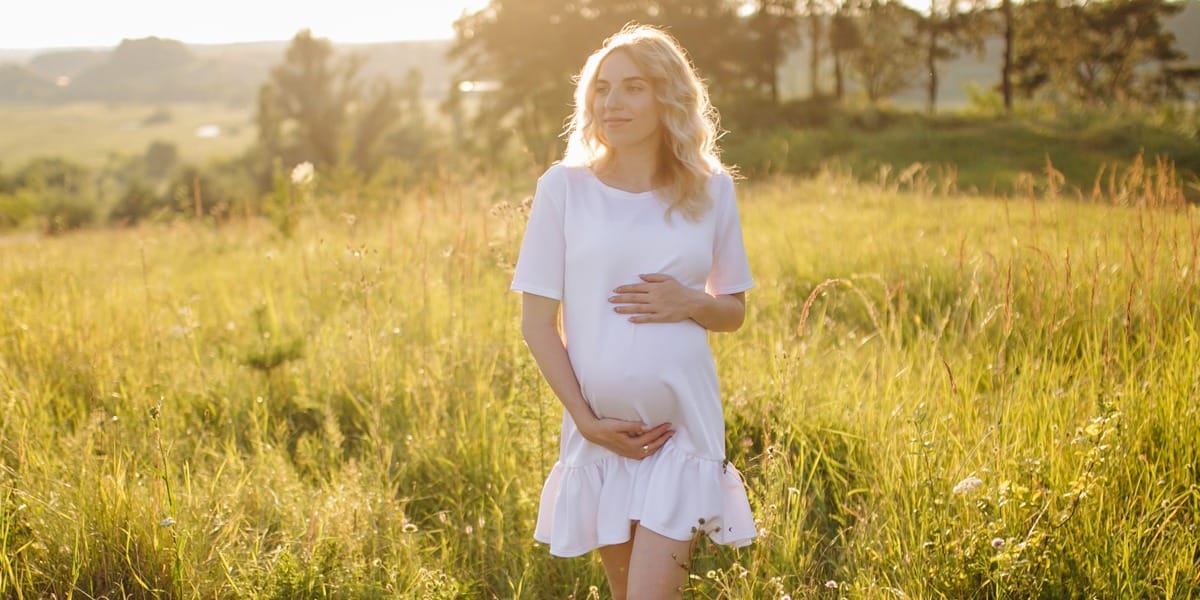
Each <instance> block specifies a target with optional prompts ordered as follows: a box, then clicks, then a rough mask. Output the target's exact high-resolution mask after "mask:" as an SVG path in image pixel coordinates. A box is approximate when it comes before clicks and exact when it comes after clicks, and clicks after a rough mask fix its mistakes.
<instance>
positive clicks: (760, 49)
mask: <svg viewBox="0 0 1200 600" xmlns="http://www.w3.org/2000/svg"><path fill="white" fill-rule="evenodd" d="M747 27H748V29H749V33H750V35H751V40H752V41H751V43H750V50H751V55H750V56H749V57H747V58H748V59H749V60H747V61H746V63H747V66H748V67H749V68H750V72H751V73H752V75H751V76H752V79H753V82H752V83H753V85H755V86H756V87H759V88H763V87H765V88H766V92H767V96H768V97H769V98H770V100H771V103H772V104H776V105H777V104H779V67H780V66H781V65H782V64H783V61H784V59H786V57H787V52H788V50H789V49H791V48H792V47H794V46H795V45H796V44H797V43H799V41H800V32H799V30H798V29H797V16H796V3H795V1H794V0H755V2H754V12H753V13H752V14H751V15H750V17H749V19H748V22H747Z"/></svg>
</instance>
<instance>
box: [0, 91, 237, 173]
mask: <svg viewBox="0 0 1200 600" xmlns="http://www.w3.org/2000/svg"><path fill="white" fill-rule="evenodd" d="M212 126H216V127H217V128H218V131H216V132H215V133H218V135H216V136H212V137H200V136H197V132H198V130H200V129H201V128H204V127H210V128H211V127H212ZM0 131H3V132H4V135H3V136H0V166H3V167H4V168H6V169H8V170H12V169H13V168H16V167H20V166H22V165H23V164H24V163H26V162H27V161H29V160H31V159H33V158H37V157H43V156H55V157H59V158H64V159H66V160H69V161H73V162H78V163H80V164H82V165H84V166H86V167H90V168H99V167H103V166H105V161H107V160H109V159H110V157H111V156H113V155H138V154H141V153H142V152H145V150H146V147H147V146H149V145H150V144H151V143H153V142H165V143H169V144H172V145H174V146H176V147H177V148H178V149H179V151H180V158H181V159H183V160H185V161H189V162H193V163H197V164H202V163H204V162H205V161H206V160H207V159H209V158H213V157H229V156H234V155H236V154H239V153H241V152H243V151H245V149H246V148H247V147H248V146H249V145H250V144H251V143H252V142H253V141H254V139H255V136H256V135H257V130H256V128H255V126H254V114H253V112H252V111H251V110H249V109H247V108H244V107H236V106H226V105H223V104H216V103H211V104H204V103H183V102H174V103H166V104H162V105H153V104H140V103H115V104H106V103H102V102H73V103H63V104H50V105H44V104H25V105H23V104H6V105H4V106H3V108H0ZM210 132H211V129H210Z"/></svg>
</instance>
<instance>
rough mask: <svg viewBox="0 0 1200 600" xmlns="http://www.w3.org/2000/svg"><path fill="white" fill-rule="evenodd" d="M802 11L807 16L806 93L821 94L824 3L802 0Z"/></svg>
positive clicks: (811, 95)
mask: <svg viewBox="0 0 1200 600" xmlns="http://www.w3.org/2000/svg"><path fill="white" fill-rule="evenodd" d="M804 12H805V14H806V15H807V16H808V95H809V96H810V97H812V98H816V97H818V96H820V95H821V39H822V38H824V37H825V33H824V32H825V22H824V19H825V15H824V12H825V3H824V2H823V1H822V0H804Z"/></svg>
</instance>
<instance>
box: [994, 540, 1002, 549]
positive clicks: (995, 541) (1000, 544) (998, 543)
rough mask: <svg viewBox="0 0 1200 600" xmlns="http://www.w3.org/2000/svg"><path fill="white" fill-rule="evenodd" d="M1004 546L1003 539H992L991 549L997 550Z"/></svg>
mask: <svg viewBox="0 0 1200 600" xmlns="http://www.w3.org/2000/svg"><path fill="white" fill-rule="evenodd" d="M1003 545H1004V538H992V547H993V548H996V549H999V548H1000V547H1001V546H1003Z"/></svg>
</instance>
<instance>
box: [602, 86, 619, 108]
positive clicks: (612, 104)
mask: <svg viewBox="0 0 1200 600" xmlns="http://www.w3.org/2000/svg"><path fill="white" fill-rule="evenodd" d="M620 106H621V93H620V92H619V91H617V90H609V91H608V93H607V94H605V95H604V108H605V109H608V110H611V109H613V108H619V107H620Z"/></svg>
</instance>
